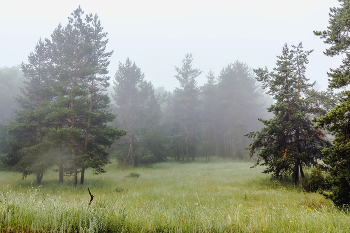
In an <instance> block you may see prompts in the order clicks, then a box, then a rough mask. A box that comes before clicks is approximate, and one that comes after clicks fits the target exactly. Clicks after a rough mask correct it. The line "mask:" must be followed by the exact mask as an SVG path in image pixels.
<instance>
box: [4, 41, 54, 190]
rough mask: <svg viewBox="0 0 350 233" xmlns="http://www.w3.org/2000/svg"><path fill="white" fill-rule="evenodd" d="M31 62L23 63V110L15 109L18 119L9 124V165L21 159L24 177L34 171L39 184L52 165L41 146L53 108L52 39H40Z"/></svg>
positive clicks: (45, 149) (21, 104)
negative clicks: (24, 78)
mask: <svg viewBox="0 0 350 233" xmlns="http://www.w3.org/2000/svg"><path fill="white" fill-rule="evenodd" d="M28 62H29V63H28V64H22V71H23V74H24V76H25V77H26V78H27V81H25V82H24V83H25V86H24V88H22V95H20V96H18V98H17V102H18V104H19V105H20V107H21V110H18V111H17V112H16V119H15V121H13V122H11V123H10V124H9V125H8V126H7V129H8V134H9V135H8V141H9V144H10V147H11V150H10V152H9V153H8V162H9V164H10V165H15V164H16V163H17V162H19V163H20V165H21V169H22V172H23V176H24V177H25V176H27V175H29V174H32V173H35V174H36V175H37V183H40V182H41V179H42V178H43V174H44V171H45V170H46V169H47V168H48V167H49V166H51V165H52V162H51V160H50V159H49V158H48V155H47V151H48V148H47V147H43V146H42V145H43V140H44V137H45V135H46V133H47V128H48V122H47V121H45V117H46V116H47V114H48V113H49V111H50V107H49V105H50V101H51V100H52V97H53V95H52V88H51V85H50V70H51V62H50V42H49V41H48V40H46V41H42V40H40V41H39V42H38V44H37V46H36V47H35V51H34V52H33V53H31V54H30V55H29V57H28Z"/></svg>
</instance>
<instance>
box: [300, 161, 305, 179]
mask: <svg viewBox="0 0 350 233" xmlns="http://www.w3.org/2000/svg"><path fill="white" fill-rule="evenodd" d="M299 163H300V162H299ZM300 174H301V177H302V178H305V175H304V171H303V166H302V165H301V163H300Z"/></svg>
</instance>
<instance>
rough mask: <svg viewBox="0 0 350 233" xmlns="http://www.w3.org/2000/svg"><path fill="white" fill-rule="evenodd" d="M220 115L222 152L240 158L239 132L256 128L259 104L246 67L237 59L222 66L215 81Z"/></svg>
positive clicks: (251, 78)
mask: <svg viewBox="0 0 350 233" xmlns="http://www.w3.org/2000/svg"><path fill="white" fill-rule="evenodd" d="M217 88H218V90H217V92H218V101H217V105H218V107H219V109H220V113H221V114H220V116H219V118H218V119H217V129H218V131H219V132H218V135H217V137H218V138H219V139H218V141H219V142H221V143H220V144H221V148H222V150H221V154H223V155H224V156H225V157H227V158H234V157H236V158H242V154H243V153H242V149H243V148H244V147H245V146H246V144H247V142H246V141H245V139H244V137H242V135H243V134H244V133H246V132H249V131H250V130H254V129H256V127H257V126H256V125H257V123H258V121H257V120H256V118H257V116H258V115H257V114H258V112H261V110H260V109H261V108H260V106H259V104H258V99H259V98H260V93H259V92H258V88H257V86H256V80H255V79H254V77H253V75H252V72H251V70H250V69H249V67H248V66H247V65H246V64H244V63H241V62H239V61H236V62H235V63H232V64H229V65H228V66H226V67H224V68H223V69H222V71H221V73H220V75H219V77H218V84H217Z"/></svg>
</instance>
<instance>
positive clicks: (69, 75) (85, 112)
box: [5, 7, 126, 186]
mask: <svg viewBox="0 0 350 233" xmlns="http://www.w3.org/2000/svg"><path fill="white" fill-rule="evenodd" d="M83 15H84V12H83V10H82V9H81V8H80V7H78V8H77V9H76V10H75V11H73V13H72V14H71V17H69V18H68V19H69V22H68V24H67V25H66V26H65V27H63V26H61V25H59V26H58V27H57V28H56V29H55V30H54V32H53V34H52V35H51V39H45V40H39V42H38V44H37V45H36V47H35V50H34V52H32V53H31V54H30V55H29V56H28V63H27V64H25V63H23V64H22V67H21V68H22V71H23V74H24V76H25V77H26V81H25V82H24V87H23V88H22V89H21V92H22V94H21V95H20V96H18V97H17V103H18V104H19V105H20V107H21V109H20V110H18V111H17V112H16V117H15V119H14V121H12V122H11V123H10V124H8V125H7V126H6V129H7V131H8V142H9V146H10V150H9V152H8V153H7V158H6V159H5V161H6V163H7V164H9V165H16V164H19V165H20V167H21V170H22V173H23V177H26V176H28V175H30V174H33V173H34V174H37V182H38V183H40V182H41V179H42V178H43V173H44V172H45V171H46V170H47V169H48V168H49V167H51V166H53V165H58V167H59V169H58V171H59V182H60V183H62V182H63V174H64V172H65V174H72V175H73V176H74V180H73V184H74V185H75V186H76V185H77V174H78V171H80V173H81V180H80V182H81V183H82V184H83V183H84V172H85V169H87V168H89V167H91V168H93V169H94V173H96V174H98V173H103V172H104V169H103V166H104V165H106V164H108V163H109V160H108V153H107V152H106V148H107V147H110V146H111V145H112V144H113V143H114V141H115V140H116V139H118V138H119V137H120V136H123V135H125V134H126V131H124V130H119V129H118V128H116V127H113V126H109V125H107V123H108V122H111V121H113V120H114V118H115V117H116V115H114V114H112V113H110V112H109V111H108V110H107V109H108V107H109V103H110V99H109V97H108V95H107V94H104V93H103V92H104V91H106V88H107V87H108V86H109V82H108V80H109V78H110V77H109V76H107V75H108V70H107V68H108V65H109V58H110V57H111V56H112V53H113V52H106V51H105V49H106V44H107V42H108V40H107V39H106V38H105V37H106V35H107V33H105V32H103V28H102V27H101V24H100V21H99V19H98V17H97V15H95V16H93V15H92V14H88V15H86V16H85V19H84V20H83V19H82V17H83Z"/></svg>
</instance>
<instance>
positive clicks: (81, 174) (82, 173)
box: [80, 167, 85, 184]
mask: <svg viewBox="0 0 350 233" xmlns="http://www.w3.org/2000/svg"><path fill="white" fill-rule="evenodd" d="M84 180H85V167H83V168H82V169H81V173H80V184H84Z"/></svg>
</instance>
